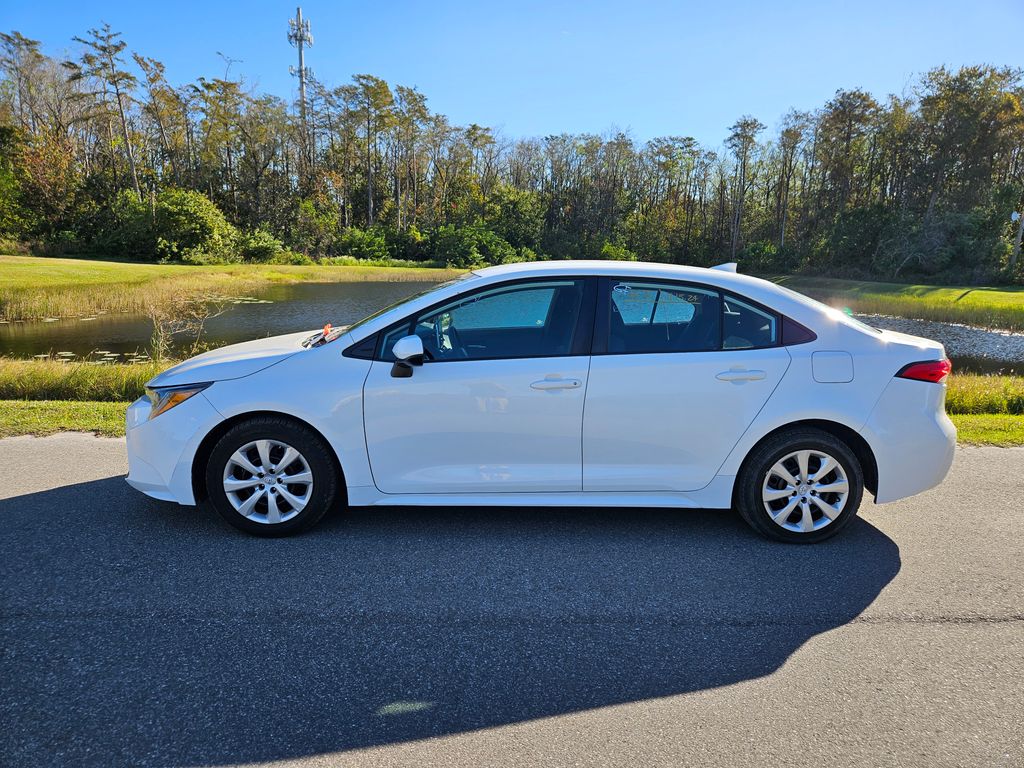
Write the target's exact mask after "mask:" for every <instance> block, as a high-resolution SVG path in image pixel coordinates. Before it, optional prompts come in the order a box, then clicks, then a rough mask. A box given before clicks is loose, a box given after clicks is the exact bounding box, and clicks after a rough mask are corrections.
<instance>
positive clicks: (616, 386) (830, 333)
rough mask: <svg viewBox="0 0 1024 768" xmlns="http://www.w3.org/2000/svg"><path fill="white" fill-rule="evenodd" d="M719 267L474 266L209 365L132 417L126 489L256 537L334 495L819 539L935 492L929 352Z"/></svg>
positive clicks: (161, 380) (942, 445) (173, 374)
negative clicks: (674, 520) (642, 517)
mask: <svg viewBox="0 0 1024 768" xmlns="http://www.w3.org/2000/svg"><path fill="white" fill-rule="evenodd" d="M730 266H731V265H727V266H726V267H725V268H712V269H704V268H696V267H680V266H670V265H663V264H647V263H635V264H634V263H621V262H579V261H576V262H573V261H568V262H544V263H530V264H517V265H511V266H502V267H492V268H488V269H481V270H478V271H475V272H470V273H468V274H466V275H464V276H463V277H460V278H458V279H457V280H453V281H451V282H449V283H446V284H444V285H440V286H438V287H436V288H434V289H433V290H431V291H428V292H426V293H422V294H419V295H417V296H413V297H411V298H409V299H407V300H406V301H404V302H402V303H401V304H398V305H395V306H392V307H389V308H387V309H385V310H383V311H381V312H378V313H377V314H375V315H373V316H371V317H368V318H366V319H365V320H362V321H361V322H358V323H356V324H355V325H352V326H350V327H348V328H344V329H336V330H331V329H329V328H325V330H324V331H322V332H319V333H313V334H311V332H305V333H297V334H292V335H287V336H278V337H274V338H265V339H259V340H256V341H251V342H246V343H244V344H237V345H234V346H229V347H224V348H222V349H217V350H214V351H212V352H207V353H205V354H202V355H199V356H198V357H194V358H192V359H190V360H187V361H185V362H184V363H181V364H180V365H177V366H175V367H173V368H171V369H169V370H167V371H165V372H164V373H162V374H160V375H159V376H157V377H156V378H155V379H153V380H152V381H151V382H149V385H148V388H147V396H146V397H143V398H141V399H139V400H138V401H136V402H135V403H133V404H132V406H131V407H130V408H129V411H128V436H127V440H128V457H129V475H128V478H127V480H128V483H129V484H131V485H132V486H133V487H135V488H137V489H139V490H140V491H142V492H144V493H146V494H148V495H150V496H152V497H154V498H156V499H163V500H167V501H176V502H178V503H179V504H185V505H192V504H196V503H199V502H202V501H207V502H209V504H210V505H212V506H213V507H214V508H215V509H216V510H217V511H218V512H219V513H220V514H221V515H222V516H223V517H224V518H225V519H226V520H227V521H228V522H229V523H231V524H232V525H234V526H236V527H237V528H240V529H242V530H243V531H247V532H249V533H254V534H259V535H271V536H277V535H283V534H288V533H294V532H297V531H300V530H303V529H306V528H308V527H309V526H311V525H313V524H314V523H316V522H317V521H318V520H319V519H320V518H321V517H323V515H324V514H325V513H326V512H327V511H328V510H329V509H331V508H333V507H336V506H341V505H348V506H373V505H381V504H401V505H412V504H422V505H455V504H459V505H475V506H487V505H501V506H512V505H531V506H532V505H545V506H611V505H615V506H618V505H623V506H644V507H680V508H688V507H694V508H712V509H713V508H722V509H727V508H734V509H736V510H738V511H739V513H740V514H741V515H742V516H743V519H744V520H746V521H747V522H748V523H749V524H750V525H751V526H752V527H753V528H754V529H755V530H756V531H758V532H760V533H761V534H764V535H767V536H770V537H772V538H776V539H781V540H784V541H792V542H816V541H821V540H822V539H825V538H827V537H829V536H831V535H833V534H835V533H837V532H838V531H839V530H840V529H842V528H843V527H844V526H846V525H847V524H849V522H850V521H851V520H852V519H853V517H854V516H855V515H856V513H857V508H858V507H859V505H860V502H861V497H862V495H863V492H864V489H865V488H867V489H868V490H869V491H870V492H871V493H872V494H873V495H874V500H875V502H876V503H881V502H888V501H893V500H895V499H900V498H903V497H906V496H910V495H912V494H915V493H920V492H921V491H924V490H926V489H928V488H932V487H933V486H935V485H937V484H938V483H940V482H942V480H943V478H944V477H945V476H946V473H947V472H948V470H949V467H950V464H951V463H952V460H953V451H954V445H955V442H956V431H955V429H954V427H953V425H952V423H951V422H950V420H949V419H948V418H947V416H946V414H945V407H944V405H945V391H946V386H945V383H944V382H945V378H946V376H947V375H948V374H949V371H950V364H949V361H948V360H947V359H946V356H945V353H944V351H943V347H942V345H941V344H939V343H937V342H934V341H930V340H927V339H922V338H917V337H914V336H907V335H904V334H899V333H893V332H889V331H879V330H876V329H874V328H870V327H868V326H866V325H864V324H862V323H860V322H858V321H856V320H854V319H853V318H850V317H848V316H846V315H845V314H843V313H842V312H840V311H837V310H834V309H831V308H829V307H826V306H824V305H823V304H819V303H818V302H815V301H813V300H811V299H809V298H807V297H805V296H803V295H801V294H798V293H795V292H793V291H790V290H788V289H786V288H783V287H780V286H778V285H775V284H773V283H770V282H767V281H764V280H759V279H756V278H752V277H748V276H745V275H740V274H736V273H735V271H734V269H730V268H729V267H730Z"/></svg>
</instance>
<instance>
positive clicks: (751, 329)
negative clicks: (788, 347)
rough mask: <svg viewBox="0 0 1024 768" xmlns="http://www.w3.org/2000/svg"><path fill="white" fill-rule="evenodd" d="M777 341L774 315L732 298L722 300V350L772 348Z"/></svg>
mask: <svg viewBox="0 0 1024 768" xmlns="http://www.w3.org/2000/svg"><path fill="white" fill-rule="evenodd" d="M778 340H779V323H778V320H777V318H776V317H775V315H773V314H771V313H769V312H765V311H764V310H762V309H758V308H757V307H754V306H753V305H751V304H748V303H747V302H745V301H741V300H740V299H737V298H735V297H733V296H726V297H724V299H723V300H722V349H759V348H761V347H774V346H775V345H776V343H778Z"/></svg>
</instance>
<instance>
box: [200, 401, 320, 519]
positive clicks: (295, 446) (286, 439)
mask: <svg viewBox="0 0 1024 768" xmlns="http://www.w3.org/2000/svg"><path fill="white" fill-rule="evenodd" d="M330 451H331V448H330V446H328V445H326V444H325V443H324V441H323V439H322V438H321V437H320V436H319V435H318V434H316V433H315V432H314V431H313V430H311V429H309V428H308V427H305V426H303V425H301V424H297V423H295V422H293V421H290V420H288V419H283V418H280V417H273V416H262V417H256V418H253V419H250V420H248V421H245V422H242V423H241V424H237V425H236V426H234V427H232V428H231V429H229V430H228V431H227V432H226V433H225V434H224V435H223V436H222V437H221V438H220V440H218V441H217V444H216V445H215V446H214V447H213V451H212V452H211V453H210V462H209V464H208V465H207V468H206V489H207V493H208V495H209V499H210V502H211V503H212V505H213V507H214V508H215V509H216V510H217V512H218V513H220V515H221V517H223V518H224V519H225V520H227V521H228V522H229V523H230V524H231V525H233V526H235V527H236V528H238V529H239V530H242V531H245V532H246V533H252V534H255V535H257V536H284V535H287V534H290V533H298V532H299V531H303V530H305V529H307V528H309V527H311V526H312V525H314V524H315V523H316V522H318V521H319V520H320V518H322V517H323V516H324V514H325V513H326V512H327V510H328V509H330V508H331V507H332V506H333V504H334V502H335V500H336V498H337V496H338V485H339V479H340V478H339V476H338V470H337V468H336V467H335V464H334V462H333V461H332V460H331V452H330Z"/></svg>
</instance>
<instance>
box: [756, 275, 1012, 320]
mask: <svg viewBox="0 0 1024 768" xmlns="http://www.w3.org/2000/svg"><path fill="white" fill-rule="evenodd" d="M771 280H773V281H774V282H776V283H778V284H779V285H784V286H786V287H787V288H792V289H793V290H794V291H800V292H801V293H805V294H807V295H808V296H811V297H812V298H815V299H818V300H819V301H823V302H825V303H826V304H830V305H833V306H841V307H849V308H850V309H852V310H853V311H855V312H865V313H871V314H880V315H898V316H900V317H914V318H919V319H921V320H940V321H943V322H950V323H966V324H969V325H980V326H985V327H989V328H1006V329H1009V330H1014V331H1024V287H1012V286H1006V287H1001V288H986V287H977V286H976V287H970V286H936V285H911V284H909V283H879V282H871V281H866V280H839V279H836V278H828V277H804V276H801V275H792V276H788V277H772V278H771Z"/></svg>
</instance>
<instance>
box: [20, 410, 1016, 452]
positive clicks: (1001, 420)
mask: <svg viewBox="0 0 1024 768" xmlns="http://www.w3.org/2000/svg"><path fill="white" fill-rule="evenodd" d="M127 407H128V403H123V402H95V401H88V400H0V438H2V437H13V436H16V435H51V434H53V433H55V432H93V433H95V434H98V435H108V436H111V437H119V436H121V435H124V414H125V409H126V408H127ZM950 418H951V419H953V423H954V424H956V428H957V430H958V432H959V438H960V442H961V443H962V444H967V445H998V446H1003V447H1010V446H1024V416H1014V415H1008V414H983V415H970V414H968V415H962V414H954V415H952V416H950Z"/></svg>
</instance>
